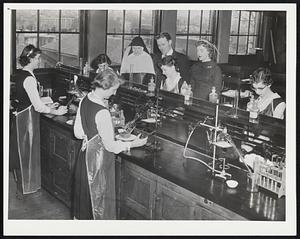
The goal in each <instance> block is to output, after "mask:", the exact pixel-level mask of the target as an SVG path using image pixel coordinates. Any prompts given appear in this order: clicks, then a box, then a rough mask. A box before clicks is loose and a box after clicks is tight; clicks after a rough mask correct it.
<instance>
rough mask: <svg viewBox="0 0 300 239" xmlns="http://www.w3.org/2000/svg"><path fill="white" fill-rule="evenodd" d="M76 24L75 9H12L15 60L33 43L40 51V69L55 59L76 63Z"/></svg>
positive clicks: (52, 64)
mask: <svg viewBox="0 0 300 239" xmlns="http://www.w3.org/2000/svg"><path fill="white" fill-rule="evenodd" d="M79 23H80V12H79V11H77V10H16V59H17V58H18V57H19V56H20V54H21V53H22V50H23V49H24V47H25V46H26V45H28V44H33V45H35V46H36V47H39V48H40V49H41V50H42V54H41V65H40V68H43V67H53V66H55V64H56V63H57V62H58V61H61V62H63V63H64V64H66V65H71V66H78V65H79V46H80V44H79V39H80V37H79V32H80V30H79V25H80V24H79ZM16 62H17V64H18V61H16ZM17 67H19V66H18V65H17Z"/></svg>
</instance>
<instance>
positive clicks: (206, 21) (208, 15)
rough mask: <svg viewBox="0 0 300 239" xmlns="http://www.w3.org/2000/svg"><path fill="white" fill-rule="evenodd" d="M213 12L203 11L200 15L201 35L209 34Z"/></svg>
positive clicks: (211, 27)
mask: <svg viewBox="0 0 300 239" xmlns="http://www.w3.org/2000/svg"><path fill="white" fill-rule="evenodd" d="M212 13H213V11H203V13H202V29H201V33H202V34H211V33H212V29H213V25H212V19H213V14H212Z"/></svg>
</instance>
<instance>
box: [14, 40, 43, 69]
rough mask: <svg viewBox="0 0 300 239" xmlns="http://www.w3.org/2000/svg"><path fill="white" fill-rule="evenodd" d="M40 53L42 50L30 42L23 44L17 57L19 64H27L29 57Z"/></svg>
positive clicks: (31, 57)
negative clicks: (26, 44)
mask: <svg viewBox="0 0 300 239" xmlns="http://www.w3.org/2000/svg"><path fill="white" fill-rule="evenodd" d="M41 53H42V51H41V50H40V49H39V48H37V47H35V46H34V45H32V44H29V45H28V46H25V47H24V49H23V51H22V53H21V55H20V57H19V63H20V65H21V66H22V67H24V66H26V65H28V64H29V63H30V59H33V58H35V57H36V55H37V54H41Z"/></svg>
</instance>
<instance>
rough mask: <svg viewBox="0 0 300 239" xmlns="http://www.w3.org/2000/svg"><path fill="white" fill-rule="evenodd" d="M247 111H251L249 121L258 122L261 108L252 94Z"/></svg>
mask: <svg viewBox="0 0 300 239" xmlns="http://www.w3.org/2000/svg"><path fill="white" fill-rule="evenodd" d="M247 111H249V122H251V123H258V112H259V108H258V106H257V102H256V101H255V99H254V95H251V98H250V101H249V102H248V104H247Z"/></svg>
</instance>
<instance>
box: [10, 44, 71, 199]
mask: <svg viewBox="0 0 300 239" xmlns="http://www.w3.org/2000/svg"><path fill="white" fill-rule="evenodd" d="M40 55H41V50H40V49H39V48H36V47H34V46H33V45H28V46H26V47H25V48H24V49H23V51H22V53H21V55H20V57H19V62H20V65H21V66H22V67H23V68H22V70H20V71H19V72H18V74H17V76H16V95H17V101H18V104H17V107H16V114H15V116H16V120H15V121H14V123H15V124H16V125H15V129H16V134H15V135H16V141H17V146H18V149H17V150H18V161H19V162H18V163H17V165H18V166H17V167H18V168H17V169H16V174H17V187H18V191H19V192H22V194H30V193H34V192H36V191H38V190H39V189H40V188H41V168H40V115H39V113H51V114H55V115H63V114H65V113H66V112H67V108H66V107H65V106H60V107H59V108H58V109H56V108H57V103H54V104H52V105H50V106H47V105H45V104H44V103H43V102H42V101H41V99H40V96H39V91H38V85H39V83H38V81H37V79H36V78H35V75H34V74H33V70H34V69H36V68H38V66H39V63H40Z"/></svg>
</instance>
